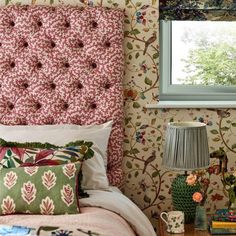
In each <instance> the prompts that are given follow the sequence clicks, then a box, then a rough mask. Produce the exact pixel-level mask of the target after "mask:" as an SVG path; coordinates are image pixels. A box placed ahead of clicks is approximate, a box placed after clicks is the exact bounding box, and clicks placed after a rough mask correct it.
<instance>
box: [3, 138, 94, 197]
mask: <svg viewBox="0 0 236 236" xmlns="http://www.w3.org/2000/svg"><path fill="white" fill-rule="evenodd" d="M92 146H93V143H92V142H86V141H76V142H71V143H68V144H67V145H65V147H58V146H55V145H52V144H49V143H45V144H42V143H15V142H6V141H5V140H3V139H0V169H1V168H15V167H22V166H46V165H61V164H68V163H74V162H77V161H84V160H87V159H89V158H92V157H93V156H94V151H93V150H92ZM79 180H80V181H79V185H78V191H79V195H80V197H86V196H88V195H87V194H86V193H85V192H84V191H83V189H82V188H81V181H82V172H80V173H79Z"/></svg>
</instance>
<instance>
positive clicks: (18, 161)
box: [0, 139, 94, 168]
mask: <svg viewBox="0 0 236 236" xmlns="http://www.w3.org/2000/svg"><path fill="white" fill-rule="evenodd" d="M92 145H93V143H92V142H85V141H76V142H73V143H68V144H67V145H66V146H65V147H57V146H55V145H52V144H49V143H45V144H42V143H13V142H6V141H4V140H3V139H0V165H1V166H2V167H4V168H14V167H19V166H26V165H37V166H44V165H61V164H66V163H71V162H76V161H78V160H80V161H82V160H86V159H89V158H91V157H93V155H94V151H93V150H92V149H91V147H92Z"/></svg>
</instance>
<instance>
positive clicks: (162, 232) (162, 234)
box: [158, 219, 211, 236]
mask: <svg viewBox="0 0 236 236" xmlns="http://www.w3.org/2000/svg"><path fill="white" fill-rule="evenodd" d="M158 229H159V230H158V231H159V232H158V233H159V234H158V236H174V235H176V236H210V235H211V234H210V233H209V232H208V231H207V230H206V231H200V230H195V229H194V226H193V224H185V225H184V229H185V232H184V233H182V234H170V233H168V232H167V231H166V224H165V223H164V222H163V221H162V220H161V219H159V220H158Z"/></svg>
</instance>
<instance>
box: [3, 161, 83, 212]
mask: <svg viewBox="0 0 236 236" xmlns="http://www.w3.org/2000/svg"><path fill="white" fill-rule="evenodd" d="M80 169H81V162H76V163H69V164H65V165H58V166H27V167H20V168H11V169H6V168H2V169H1V170H0V189H1V191H0V214H1V215H8V214H16V213H26V214H42V215H58V214H76V213H79V204H78V199H79V196H78V191H77V190H76V188H77V185H78V173H79V171H80Z"/></svg>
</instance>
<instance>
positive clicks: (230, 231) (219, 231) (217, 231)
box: [209, 226, 236, 235]
mask: <svg viewBox="0 0 236 236" xmlns="http://www.w3.org/2000/svg"><path fill="white" fill-rule="evenodd" d="M209 231H210V233H211V234H212V235H235V234H236V228H212V227H211V226H210V228H209Z"/></svg>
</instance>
